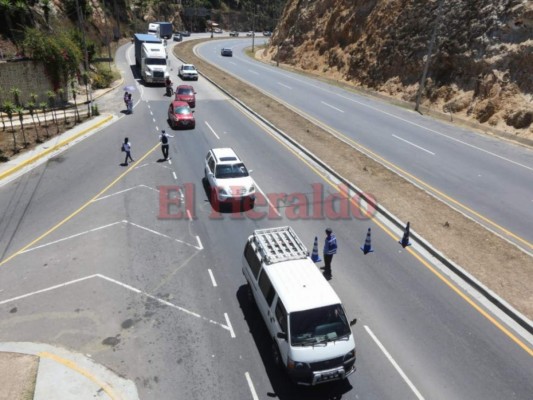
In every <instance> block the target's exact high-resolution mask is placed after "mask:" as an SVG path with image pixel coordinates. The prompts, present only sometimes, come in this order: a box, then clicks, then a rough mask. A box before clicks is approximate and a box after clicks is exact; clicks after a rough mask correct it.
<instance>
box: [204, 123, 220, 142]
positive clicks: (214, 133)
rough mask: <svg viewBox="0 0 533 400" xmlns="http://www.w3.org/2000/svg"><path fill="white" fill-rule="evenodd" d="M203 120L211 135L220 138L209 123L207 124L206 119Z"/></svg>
mask: <svg viewBox="0 0 533 400" xmlns="http://www.w3.org/2000/svg"><path fill="white" fill-rule="evenodd" d="M204 122H205V124H206V125H207V127H208V128H209V130H210V131H211V132H212V133H213V135H215V137H216V138H217V139H219V140H220V138H219V137H218V135H217V133H216V132H215V130H214V129H213V128H211V125H209V123H208V122H207V121H204Z"/></svg>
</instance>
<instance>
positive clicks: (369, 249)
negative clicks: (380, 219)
mask: <svg viewBox="0 0 533 400" xmlns="http://www.w3.org/2000/svg"><path fill="white" fill-rule="evenodd" d="M361 250H363V253H364V254H367V253H372V252H373V251H374V249H373V248H372V244H371V243H370V228H368V232H367V233H366V240H365V244H364V246H361Z"/></svg>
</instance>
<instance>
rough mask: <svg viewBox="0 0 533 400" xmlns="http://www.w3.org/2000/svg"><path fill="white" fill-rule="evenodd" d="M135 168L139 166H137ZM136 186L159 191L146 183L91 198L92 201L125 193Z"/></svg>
mask: <svg viewBox="0 0 533 400" xmlns="http://www.w3.org/2000/svg"><path fill="white" fill-rule="evenodd" d="M137 168H140V167H137ZM137 188H145V189H150V190H153V191H154V192H159V190H157V189H154V188H153V187H150V186H146V185H137V186H134V187H131V188H129V189H124V190H120V191H118V192H115V193H111V194H108V195H107V196H102V197H99V198H97V199H94V200H93V203H94V202H96V201H100V200H104V199H107V198H108V197H112V196H116V195H118V194H122V193H126V192H128V191H130V190H133V189H137Z"/></svg>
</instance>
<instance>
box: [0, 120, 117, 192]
mask: <svg viewBox="0 0 533 400" xmlns="http://www.w3.org/2000/svg"><path fill="white" fill-rule="evenodd" d="M112 118H113V116H112V115H110V116H108V117H106V118H104V119H103V120H102V121H100V122H98V123H97V124H95V125H92V126H90V127H88V128H86V129H84V130H82V131H81V132H79V133H77V134H75V135H74V136H71V137H69V138H68V139H65V140H63V141H61V142H59V143H58V144H56V145H55V146H52V147H50V148H49V149H46V150H45V151H43V152H41V153H39V154H36V155H34V156H33V157H30V158H28V159H27V160H26V161H23V162H21V163H20V164H19V165H16V166H14V167H13V168H11V169H8V170H7V171H5V172H2V173H1V174H0V181H1V180H2V179H4V178H6V177H7V176H9V175H11V174H13V173H15V172H17V171H18V170H20V169H22V168H24V167H25V166H27V165H30V164H31V163H34V162H35V161H37V160H38V159H40V158H42V157H44V156H45V155H47V154H49V153H51V152H52V151H55V150H57V149H59V148H61V147H63V146H66V145H67V144H69V143H70V142H72V141H74V140H76V139H77V138H79V137H80V136H83V135H85V134H86V133H87V132H89V131H91V130H93V129H96V128H98V127H99V126H101V125H103V124H105V123H107V122H109V121H111V119H112Z"/></svg>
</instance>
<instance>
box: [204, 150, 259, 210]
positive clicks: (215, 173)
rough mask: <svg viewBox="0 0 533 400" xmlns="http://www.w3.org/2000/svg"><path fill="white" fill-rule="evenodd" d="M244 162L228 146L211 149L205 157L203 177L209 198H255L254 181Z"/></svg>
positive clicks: (252, 199) (223, 200)
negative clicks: (209, 194)
mask: <svg viewBox="0 0 533 400" xmlns="http://www.w3.org/2000/svg"><path fill="white" fill-rule="evenodd" d="M249 172H252V171H248V170H247V169H246V167H245V166H244V163H243V162H242V161H241V160H240V158H239V157H238V156H237V154H235V152H234V151H233V150H232V149H230V148H227V147H226V148H219V149H211V150H209V153H207V156H206V158H205V179H206V180H207V184H208V186H209V187H210V188H211V190H212V193H211V196H212V197H211V198H212V199H213V200H214V201H215V202H217V203H219V202H223V203H225V202H233V201H243V200H246V199H249V200H250V201H251V203H253V201H254V200H255V183H254V180H253V179H252V177H251V176H250V174H249Z"/></svg>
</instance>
